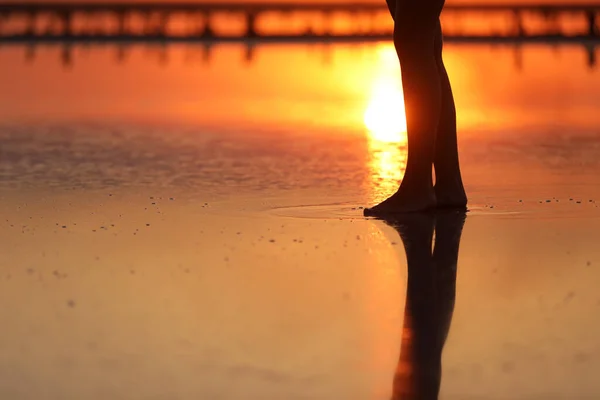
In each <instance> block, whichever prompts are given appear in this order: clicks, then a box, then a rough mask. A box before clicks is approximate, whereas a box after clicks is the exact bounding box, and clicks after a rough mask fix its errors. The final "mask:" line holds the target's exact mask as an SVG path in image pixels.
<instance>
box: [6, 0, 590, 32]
mask: <svg viewBox="0 0 600 400" xmlns="http://www.w3.org/2000/svg"><path fill="white" fill-rule="evenodd" d="M387 12H388V11H387V7H386V5H385V2H384V1H383V0H382V1H380V2H369V3H366V2H360V3H357V2H354V3H320V4H302V3H300V4H293V3H276V2H273V3H267V2H264V3H250V4H248V3H236V2H227V1H225V2H216V1H215V2H209V3H207V2H203V3H189V2H185V3H184V2H181V3H177V2H169V3H166V2H165V3H155V2H143V3H133V2H132V3H103V2H93V3H78V2H44V3H30V2H26V1H10V2H2V1H0V42H30V41H71V42H90V41H153V40H154V41H156V40H162V41H211V42H218V41H243V40H266V41H273V40H277V41H285V40H292V41H294V40H307V41H315V40H320V39H322V40H325V39H327V40H338V41H340V40H342V41H346V40H347V41H356V40H382V39H386V38H389V35H390V34H391V30H390V27H385V28H384V29H382V28H381V27H379V26H377V24H373V26H372V27H371V28H370V29H368V30H367V31H365V30H364V29H361V30H360V31H352V30H350V31H345V32H335V31H333V30H324V31H321V32H315V30H314V29H312V26H311V25H310V17H311V16H312V17H313V18H314V16H315V15H318V16H320V17H323V18H325V19H330V18H333V17H339V16H344V17H346V18H357V17H359V16H362V17H364V16H368V17H371V18H377V17H378V16H379V17H381V16H382V15H385V14H387ZM469 13H471V14H472V13H476V14H478V15H480V16H485V15H500V14H502V15H505V16H506V17H507V18H510V20H511V21H512V29H510V30H509V31H507V32H503V33H501V34H499V33H491V32H490V33H486V34H478V35H473V34H471V35H470V34H463V33H451V32H449V33H448V35H447V39H448V40H457V41H466V40H473V41H479V40H483V39H486V40H492V41H494V40H496V41H497V40H500V41H503V40H515V39H519V40H524V41H528V40H529V41H532V40H533V41H539V40H561V39H562V40H573V38H575V39H578V40H588V41H589V40H598V39H600V24H599V21H600V2H598V3H595V4H594V3H577V2H566V1H565V3H564V4H530V5H527V4H517V3H515V4H501V3H498V4H477V3H473V4H448V5H447V6H446V8H445V9H444V16H452V15H461V14H462V15H464V14H469ZM223 15H229V16H231V15H233V16H236V17H238V18H241V19H243V21H244V25H245V26H244V29H242V30H241V31H240V32H239V33H237V34H231V33H223V32H221V31H220V30H219V29H216V28H215V24H214V20H215V18H218V17H219V16H223ZM265 15H277V16H279V17H280V18H286V17H290V16H293V17H294V18H300V19H304V20H306V29H304V30H303V31H295V32H284V31H282V32H275V33H263V32H261V30H260V20H261V18H263V17H264V16H265ZM565 15H569V16H577V17H579V18H580V19H581V20H582V21H584V22H583V24H582V25H583V26H584V28H583V29H581V30H580V31H579V32H577V34H570V33H567V32H564V31H563V30H562V28H561V25H560V24H557V23H556V21H557V18H559V17H560V16H565ZM528 16H535V17H541V18H542V19H543V20H544V21H545V26H544V27H543V29H542V32H536V33H531V32H529V31H528V29H527V27H526V26H525V23H524V21H525V18H527V17H528ZM173 18H179V19H180V20H181V21H184V23H185V24H186V25H187V26H188V27H189V29H186V30H185V32H183V33H182V32H175V33H174V32H172V30H171V29H170V25H171V21H172V20H173ZM98 19H103V20H104V21H110V23H106V24H104V26H103V27H98V26H97V24H93V23H92V21H97V20H98ZM133 19H136V20H137V21H140V22H141V23H140V24H138V25H139V26H137V27H133V24H132V23H131V21H132V20H133ZM17 20H18V21H19V23H18V24H15V23H11V21H17ZM75 21H78V23H77V24H76V23H75Z"/></svg>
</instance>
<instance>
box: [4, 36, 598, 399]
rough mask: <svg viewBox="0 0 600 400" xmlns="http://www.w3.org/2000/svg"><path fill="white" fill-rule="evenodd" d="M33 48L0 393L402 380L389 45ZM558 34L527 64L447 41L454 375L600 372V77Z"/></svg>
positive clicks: (105, 393) (456, 381)
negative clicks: (123, 59)
mask: <svg viewBox="0 0 600 400" xmlns="http://www.w3.org/2000/svg"><path fill="white" fill-rule="evenodd" d="M21 50H23V49H19V50H18V49H12V50H4V51H3V52H2V53H0V65H2V66H3V68H6V71H7V73H6V74H2V76H1V77H0V84H1V85H0V86H2V87H4V88H7V90H6V91H2V93H0V117H1V118H2V123H1V124H0V144H1V145H0V178H1V179H0V202H1V204H2V207H0V242H1V243H2V245H1V249H0V304H2V307H0V326H1V332H2V333H1V338H2V340H0V397H1V398H2V399H7V400H33V399H35V400H46V399H48V400H49V399H52V400H54V399H57V400H70V399H88V400H104V399H114V400H120V399H123V400H136V399H140V400H141V399H144V400H146V399H161V400H162V399H165V400H171V399H181V400H188V399H210V400H218V399H225V400H229V399H236V400H237V399H244V400H246V399H248V400H254V399H256V400H271V399H272V400H280V399H310V400H330V399H345V400H376V399H389V398H390V396H391V393H392V386H393V382H394V375H395V373H396V370H397V366H398V360H399V357H400V348H401V344H402V338H403V329H404V328H403V327H405V323H406V319H405V306H406V298H407V297H406V296H407V281H408V272H407V261H406V260H407V259H406V253H405V249H404V246H403V242H402V239H401V238H400V236H399V233H398V231H396V230H395V229H394V228H392V227H391V226H389V225H387V224H386V223H384V222H382V221H377V220H372V219H365V218H363V217H362V210H361V207H364V206H370V205H373V204H374V203H375V202H377V201H379V200H382V199H383V198H385V196H386V195H389V194H390V193H392V192H393V191H394V190H395V189H396V187H397V181H398V180H399V179H401V177H402V169H403V166H404V161H405V158H406V146H405V145H403V144H402V141H401V140H400V141H398V140H395V141H394V140H391V141H390V140H389V139H390V136H386V135H383V136H382V135H379V134H378V133H377V132H375V133H373V132H370V133H369V132H367V131H366V130H365V128H364V126H362V125H358V124H359V123H360V124H362V115H363V112H364V107H365V105H366V104H367V103H368V99H365V98H364V97H365V96H366V95H365V93H367V92H369V91H370V86H369V85H371V84H372V83H373V82H372V81H366V80H365V79H367V78H366V77H369V76H382V74H384V73H383V72H381V71H380V69H379V67H377V66H378V65H379V64H378V63H379V61H380V58H379V54H380V53H379V52H378V51H376V50H375V48H371V47H369V48H367V49H366V50H364V53H366V54H367V55H366V56H364V57H363V56H360V57H359V56H358V55H357V51H356V50H353V49H352V48H345V47H334V48H333V50H332V54H331V55H332V58H333V60H335V62H334V63H333V64H332V65H330V66H325V67H324V66H322V64H321V62H320V60H319V58H318V57H314V56H310V54H308V53H309V52H306V51H305V50H306V49H304V48H286V47H283V48H277V47H273V48H265V49H263V48H261V49H259V50H260V51H259V52H258V57H257V61H256V62H255V64H253V65H252V66H250V67H245V66H243V65H242V66H239V64H236V63H238V62H239V59H240V57H241V56H240V54H241V53H240V51H239V49H237V48H233V49H231V48H227V47H225V48H223V49H222V50H219V52H217V56H216V57H215V60H214V61H212V62H213V64H211V65H210V66H209V67H206V68H205V67H198V66H197V65H187V64H178V63H177V62H175V63H174V64H171V65H170V66H169V67H168V68H164V66H162V65H155V64H154V63H153V62H151V61H149V58H148V57H147V54H146V53H144V52H143V51H141V50H140V51H138V52H134V54H133V55H131V57H130V58H128V61H127V63H126V64H124V65H114V64H115V63H114V60H113V59H114V57H113V54H112V53H111V52H110V51H109V49H106V50H103V49H100V50H95V51H92V52H89V53H85V54H84V50H85V49H79V50H77V54H76V56H77V58H76V64H75V67H73V68H72V69H71V70H70V71H68V72H64V71H62V69H61V67H60V66H58V65H56V62H55V58H56V57H57V54H58V53H59V49H55V50H52V51H51V50H44V51H41V52H40V53H39V54H38V57H39V58H38V61H36V63H33V64H31V65H29V66H28V67H23V65H22V61H21V53H20V51H21ZM388 50H389V46H388ZM170 51H171V53H169V55H170V56H173V58H175V59H179V58H183V55H182V54H183V51H182V50H181V49H177V48H175V49H172V50H170ZM361 51H362V50H361ZM392 51H393V49H392ZM560 51H561V53H560V54H563V55H565V54H566V56H565V57H562V58H561V59H560V61H556V57H555V49H550V48H538V47H534V48H528V49H526V51H525V55H526V57H525V58H526V63H525V65H526V68H525V71H521V72H519V73H515V72H514V71H513V67H512V65H513V64H512V62H513V61H512V53H511V51H510V50H508V49H493V50H485V51H484V50H481V49H480V48H475V49H471V48H468V47H467V48H454V47H449V49H448V51H447V60H448V65H449V70H450V74H451V76H452V77H453V81H454V82H455V84H456V86H455V87H456V93H457V102H458V103H459V125H460V128H461V129H460V131H461V132H460V147H461V162H462V166H463V175H464V181H465V183H466V186H467V191H468V194H469V196H470V209H471V211H470V212H469V214H468V216H467V219H466V223H465V226H464V231H463V234H462V239H461V241H460V252H459V256H458V265H457V277H456V299H455V305H454V313H453V316H452V321H451V326H450V330H449V335H448V339H447V341H446V344H445V347H444V351H443V357H442V376H441V394H440V398H441V399H450V400H454V399H456V400H467V399H482V400H488V399H489V400H498V399H510V400H515V399H540V400H542V399H543V400H550V399H568V400H578V399H596V398H599V397H600V382H599V381H598V379H597V371H598V370H600V339H599V338H600V322H598V318H597V315H598V313H599V311H600V293H599V292H598V282H600V248H599V247H598V242H599V239H600V233H599V232H598V224H599V222H600V175H599V174H598V173H597V171H598V170H599V168H600V161H599V160H600V159H599V158H598V151H599V150H600V139H598V135H597V126H598V125H597V124H598V123H600V121H598V115H597V101H598V98H597V96H598V95H597V93H599V92H600V91H599V90H598V82H600V81H599V80H598V79H597V77H595V75H594V73H592V72H589V71H587V70H586V69H585V67H584V64H583V62H581V60H583V58H577V57H576V55H580V54H579V53H578V52H579V49H576V48H575V49H574V48H567V49H561V50H560ZM491 52H493V56H492V55H491V54H490V53H491ZM385 54H389V51H388V52H387V53H385ZM178 57H179V58H178ZM361 57H362V58H361ZM282 58H283V59H285V62H287V64H286V65H289V68H288V69H284V68H282V69H280V70H278V71H276V73H274V72H273V71H272V65H273V63H274V62H277V60H279V61H281V59H282ZM294 66H301V67H302V73H304V74H306V76H308V77H310V79H309V80H312V81H314V82H315V84H314V85H312V86H311V85H303V84H301V83H300V81H299V80H298V79H297V76H298V75H297V73H296V72H294V71H295V70H294ZM349 66H353V68H354V69H350V68H349ZM540 66H546V67H547V69H544V70H543V71H545V72H544V74H541V73H540V71H542V69H540V68H538V67H540ZM475 67H477V68H475ZM203 68H204V69H203ZM220 71H228V73H230V75H229V77H224V76H223V75H222V73H221V72H220ZM386 71H388V72H389V71H391V72H389V73H390V74H396V75H397V65H395V64H393V65H392V67H391V68H387V69H386ZM567 71H570V73H572V74H571V75H569V78H568V79H566V78H564V77H565V73H566V72H567ZM491 73H494V74H495V75H494V76H495V77H496V78H495V79H490V78H489V76H490V74H491ZM15 74H17V75H18V74H20V75H18V76H20V78H19V79H15V78H14V76H16V75H15ZM394 76H395V75H394ZM11 77H13V78H11ZM109 77H110V79H109ZM225 78H227V79H225ZM219 79H220V80H219ZM211 80H215V82H216V81H218V82H216V83H215V84H214V85H213V86H211ZM265 82H271V83H272V85H271V86H268V85H266V83H265ZM384 83H385V82H384ZM263 86H264V87H263ZM517 94H518V95H517ZM31 99H34V101H32V100H31ZM340 121H344V122H347V124H346V125H343V124H340ZM357 121H358V122H357ZM393 138H395V137H394V136H392V139H393ZM405 333H406V332H404V334H405ZM404 336H405V337H406V335H404Z"/></svg>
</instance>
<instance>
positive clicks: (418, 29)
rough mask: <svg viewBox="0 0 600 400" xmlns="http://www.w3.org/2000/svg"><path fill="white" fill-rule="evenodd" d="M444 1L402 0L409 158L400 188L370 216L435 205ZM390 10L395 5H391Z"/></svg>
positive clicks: (398, 32) (398, 11) (398, 14)
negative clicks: (438, 41) (437, 51)
mask: <svg viewBox="0 0 600 400" xmlns="http://www.w3.org/2000/svg"><path fill="white" fill-rule="evenodd" d="M443 4H444V1H443V0H419V1H413V0H398V1H397V2H396V3H395V18H394V20H395V25H394V46H395V48H396V52H397V54H398V58H399V60H400V65H401V68H402V86H403V89H404V103H405V105H406V122H407V128H408V160H407V165H406V172H405V175H404V179H403V180H402V183H401V185H400V188H399V189H398V191H397V192H396V193H395V194H394V195H392V196H391V197H390V198H389V199H387V200H385V201H384V202H382V203H381V204H378V205H377V206H375V207H373V208H371V209H366V210H365V215H374V216H376V215H385V214H393V213H406V212H416V211H423V210H427V209H431V208H434V207H435V206H436V199H435V192H434V188H433V177H432V165H433V161H434V157H435V139H436V135H437V130H438V125H439V124H438V122H439V120H440V115H441V106H442V90H441V82H440V76H439V72H438V64H437V60H436V57H435V41H436V35H437V31H438V25H439V16H440V13H441V10H442V7H443ZM390 8H391V7H390Z"/></svg>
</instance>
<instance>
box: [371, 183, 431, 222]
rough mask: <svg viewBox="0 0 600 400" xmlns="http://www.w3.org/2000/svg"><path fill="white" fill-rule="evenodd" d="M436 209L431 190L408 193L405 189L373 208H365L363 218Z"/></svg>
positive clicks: (399, 190) (402, 188)
mask: <svg viewBox="0 0 600 400" xmlns="http://www.w3.org/2000/svg"><path fill="white" fill-rule="evenodd" d="M435 207H436V199H435V192H434V190H433V188H431V189H425V190H420V191H414V190H413V191H409V190H408V189H407V188H406V187H402V186H400V189H398V191H397V192H396V193H395V194H393V195H392V196H391V197H390V198H388V199H387V200H384V201H383V202H381V203H379V204H378V205H376V206H375V207H372V208H365V211H364V215H365V217H384V216H390V215H394V214H404V213H415V212H423V211H428V210H432V209H434V208H435Z"/></svg>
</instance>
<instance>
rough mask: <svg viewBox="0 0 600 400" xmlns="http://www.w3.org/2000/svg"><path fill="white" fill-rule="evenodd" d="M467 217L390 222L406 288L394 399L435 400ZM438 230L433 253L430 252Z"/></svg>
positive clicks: (421, 216) (444, 215)
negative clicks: (402, 254) (402, 252)
mask: <svg viewBox="0 0 600 400" xmlns="http://www.w3.org/2000/svg"><path fill="white" fill-rule="evenodd" d="M465 218H466V213H465V212H464V211H463V212H454V211H452V212H444V213H437V214H436V215H435V216H434V215H430V214H412V215H410V216H408V215H407V216H403V217H401V219H396V220H386V222H387V223H388V224H389V225H391V226H393V227H394V228H395V229H396V230H397V231H398V233H399V234H400V237H401V238H402V242H403V244H404V249H405V251H406V260H407V264H408V285H407V286H408V288H407V293H406V307H405V311H404V327H403V331H402V345H401V349H400V361H399V363H398V368H397V370H396V375H395V377H394V388H393V399H394V400H400V399H410V400H412V399H415V400H434V399H437V398H438V394H439V389H440V384H441V375H442V350H443V348H444V344H445V341H446V337H447V335H448V330H449V328H450V323H451V320H452V314H453V311H454V301H455V293H456V269H457V262H458V249H459V244H460V238H461V233H462V228H463V225H464V222H465ZM434 224H435V230H436V235H435V247H434V250H433V254H432V250H431V244H432V237H433V229H434Z"/></svg>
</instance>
